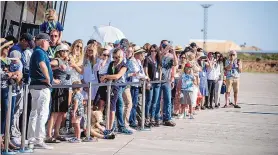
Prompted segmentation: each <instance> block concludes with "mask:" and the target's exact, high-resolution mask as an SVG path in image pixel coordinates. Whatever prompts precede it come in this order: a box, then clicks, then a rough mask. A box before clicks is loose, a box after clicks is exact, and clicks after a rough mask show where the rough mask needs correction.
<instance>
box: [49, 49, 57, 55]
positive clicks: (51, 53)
mask: <svg viewBox="0 0 278 155" xmlns="http://www.w3.org/2000/svg"><path fill="white" fill-rule="evenodd" d="M56 48H57V47H55V49H54V51H53V50H52V48H51V47H49V55H50V56H51V58H54V56H55V53H56Z"/></svg>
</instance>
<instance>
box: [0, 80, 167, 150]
mask: <svg viewBox="0 0 278 155" xmlns="http://www.w3.org/2000/svg"><path fill="white" fill-rule="evenodd" d="M167 82H170V81H168V80H160V81H150V82H148V83H150V84H153V83H167ZM146 83H147V82H146V81H145V80H144V81H140V82H126V83H112V82H111V81H108V82H107V83H90V82H89V83H88V84H74V85H53V86H51V87H47V86H45V85H30V86H29V85H24V87H23V90H24V91H23V93H24V96H23V122H22V134H21V148H20V149H21V151H20V152H24V151H25V150H26V149H25V139H26V125H27V124H26V123H27V103H28V92H29V90H30V89H45V88H80V87H83V88H89V93H88V104H87V108H88V109H87V130H86V138H87V139H90V127H91V113H92V107H91V104H92V89H91V88H92V86H106V87H107V92H106V93H107V101H106V105H107V107H106V128H107V127H108V126H109V121H110V120H109V119H110V101H111V98H110V95H111V86H128V85H142V90H143V91H142V105H141V106H142V107H141V108H142V117H141V130H144V129H145V128H144V124H145V96H146ZM8 100H9V105H8V111H7V117H6V129H5V152H3V154H5V153H9V141H10V123H11V105H12V103H11V102H12V86H11V85H10V86H9V98H8Z"/></svg>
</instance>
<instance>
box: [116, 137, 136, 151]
mask: <svg viewBox="0 0 278 155" xmlns="http://www.w3.org/2000/svg"><path fill="white" fill-rule="evenodd" d="M133 140H134V138H132V139H131V140H130V141H128V142H127V143H126V144H125V145H124V146H122V147H121V148H120V149H119V150H117V151H116V152H115V153H114V154H113V155H115V154H117V153H118V152H120V151H121V150H122V149H123V148H124V147H126V146H127V145H128V144H129V143H131V142H132V141H133Z"/></svg>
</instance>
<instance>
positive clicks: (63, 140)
mask: <svg viewBox="0 0 278 155" xmlns="http://www.w3.org/2000/svg"><path fill="white" fill-rule="evenodd" d="M56 139H57V140H59V141H61V142H65V141H67V139H66V138H65V137H63V136H58V137H57V138H56Z"/></svg>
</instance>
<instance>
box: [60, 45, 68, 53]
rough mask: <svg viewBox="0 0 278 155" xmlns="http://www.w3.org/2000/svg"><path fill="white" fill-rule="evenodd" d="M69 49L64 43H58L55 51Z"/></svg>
mask: <svg viewBox="0 0 278 155" xmlns="http://www.w3.org/2000/svg"><path fill="white" fill-rule="evenodd" d="M67 50H69V47H68V46H67V45H65V44H60V45H59V46H57V52H58V51H67Z"/></svg>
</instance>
